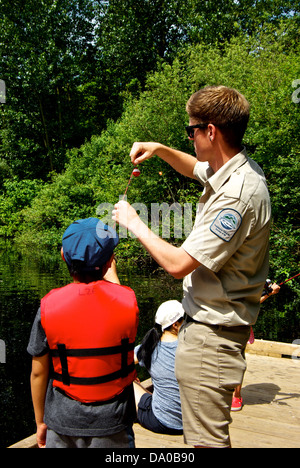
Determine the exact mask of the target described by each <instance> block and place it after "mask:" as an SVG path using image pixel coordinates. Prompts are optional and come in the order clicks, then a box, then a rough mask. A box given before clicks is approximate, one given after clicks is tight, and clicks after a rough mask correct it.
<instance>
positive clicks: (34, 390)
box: [30, 354, 49, 448]
mask: <svg viewBox="0 0 300 468" xmlns="http://www.w3.org/2000/svg"><path fill="white" fill-rule="evenodd" d="M48 377H49V354H45V355H44V356H41V357H33V358H32V370H31V376H30V384H31V395H32V402H33V408H34V414H35V421H36V426H37V443H38V446H39V448H43V447H45V446H46V433H47V426H46V424H45V423H44V408H45V399H46V391H47V386H48Z"/></svg>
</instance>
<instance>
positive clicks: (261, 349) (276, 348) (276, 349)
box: [246, 340, 300, 357]
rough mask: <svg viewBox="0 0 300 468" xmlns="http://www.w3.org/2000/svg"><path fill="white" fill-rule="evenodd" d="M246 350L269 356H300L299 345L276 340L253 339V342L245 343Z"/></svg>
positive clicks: (250, 352)
mask: <svg viewBox="0 0 300 468" xmlns="http://www.w3.org/2000/svg"><path fill="white" fill-rule="evenodd" d="M246 352H247V353H249V354H258V355H262V356H271V357H282V356H295V357H300V345H296V344H289V343H278V342H276V341H266V340H255V341H254V343H252V344H249V343H248V344H247V348H246Z"/></svg>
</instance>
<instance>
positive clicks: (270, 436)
mask: <svg viewBox="0 0 300 468" xmlns="http://www.w3.org/2000/svg"><path fill="white" fill-rule="evenodd" d="M257 353H258V354H257ZM283 355H284V356H288V357H287V358H282V357H280V356H283ZM293 355H294V356H293ZM271 356H272V357H271ZM274 356H275V357H274ZM292 356H293V357H294V359H293V358H292ZM247 363H248V368H247V372H246V374H245V380H244V383H243V390H242V396H243V400H244V407H243V409H242V411H240V412H237V413H232V419H233V421H232V424H231V426H230V434H231V441H232V446H233V448H300V346H299V345H285V344H283V343H273V342H266V341H260V340H256V341H255V343H254V344H253V345H251V346H248V348H247ZM134 432H135V436H136V447H137V448H157V449H159V448H169V449H176V448H185V449H188V448H192V447H189V446H187V445H185V444H184V442H183V437H182V436H165V435H161V434H154V433H152V432H150V431H148V430H146V429H143V428H142V427H141V426H140V425H139V424H135V425H134ZM34 444H35V438H34V436H31V437H30V438H28V439H25V441H21V442H18V443H17V444H14V445H12V446H11V447H10V448H24V447H26V448H33V447H34Z"/></svg>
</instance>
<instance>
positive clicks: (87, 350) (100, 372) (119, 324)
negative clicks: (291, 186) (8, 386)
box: [41, 281, 139, 403]
mask: <svg viewBox="0 0 300 468" xmlns="http://www.w3.org/2000/svg"><path fill="white" fill-rule="evenodd" d="M138 312H139V311H138V306H137V302H136V297H135V294H134V292H133V291H132V289H130V288H128V287H126V286H120V285H117V284H114V283H109V282H107V281H97V282H93V283H89V284H84V283H72V284H69V285H67V286H65V287H63V288H59V289H54V290H52V291H50V292H49V293H48V294H47V295H46V296H45V297H44V298H43V299H42V301H41V322H42V326H43V329H44V330H45V333H46V336H47V340H48V345H49V348H50V355H51V357H52V361H53V370H54V373H53V386H54V387H58V388H60V389H61V390H63V391H64V392H65V393H66V394H67V395H68V396H70V397H71V398H73V399H75V400H79V401H82V402H84V403H90V402H95V401H105V400H110V399H112V398H113V397H114V396H116V395H118V394H120V393H121V392H122V391H123V390H124V388H125V387H127V386H128V385H130V384H131V383H132V382H133V380H134V379H135V378H136V372H135V366H134V351H133V350H134V340H135V336H136V331H137V326H138Z"/></svg>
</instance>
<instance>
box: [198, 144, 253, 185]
mask: <svg viewBox="0 0 300 468" xmlns="http://www.w3.org/2000/svg"><path fill="white" fill-rule="evenodd" d="M247 161H248V157H247V150H246V148H243V150H242V151H241V152H240V153H238V154H236V155H235V156H233V158H231V159H230V160H229V161H228V162H227V163H226V164H224V166H222V167H221V169H219V170H218V171H217V172H215V173H214V174H213V175H212V176H211V177H210V178H209V179H208V181H207V183H208V184H209V185H210V186H211V188H212V189H213V191H214V192H215V193H216V192H218V190H220V188H221V187H222V185H224V184H225V182H226V181H227V180H228V178H229V177H230V176H231V174H232V173H233V172H235V171H236V170H237V169H238V168H239V167H241V166H243V164H245V163H246V162H247Z"/></svg>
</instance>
